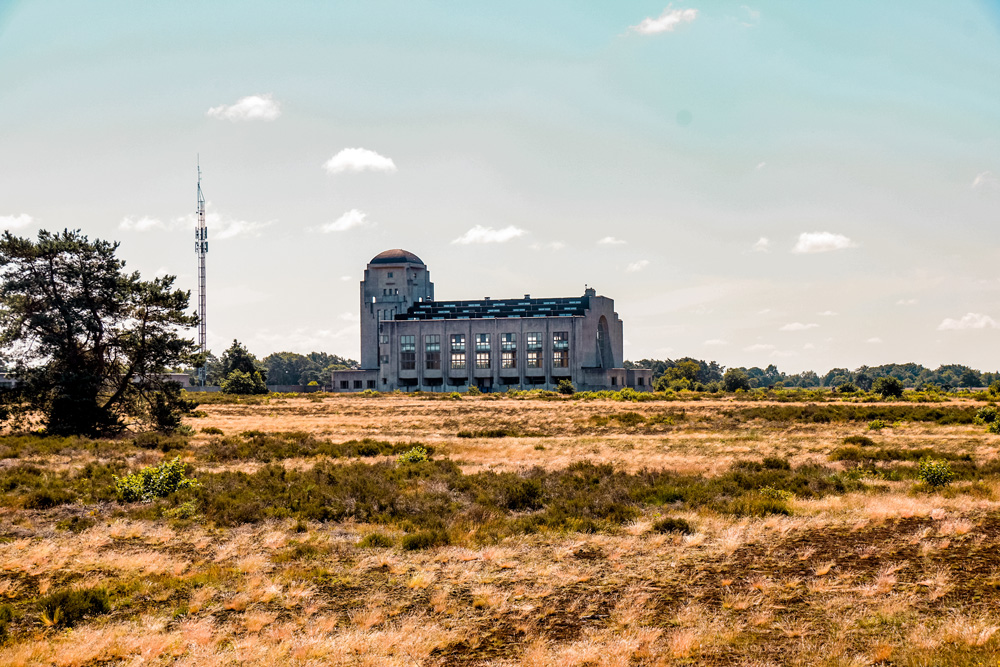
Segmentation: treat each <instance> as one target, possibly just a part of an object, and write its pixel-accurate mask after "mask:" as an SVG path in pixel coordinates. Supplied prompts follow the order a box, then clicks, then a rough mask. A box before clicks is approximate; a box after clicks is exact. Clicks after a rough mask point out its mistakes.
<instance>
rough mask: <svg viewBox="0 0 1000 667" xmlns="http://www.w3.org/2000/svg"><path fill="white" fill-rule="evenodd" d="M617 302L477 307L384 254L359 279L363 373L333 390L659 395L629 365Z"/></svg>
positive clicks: (593, 295)
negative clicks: (561, 389) (563, 388)
mask: <svg viewBox="0 0 1000 667" xmlns="http://www.w3.org/2000/svg"><path fill="white" fill-rule="evenodd" d="M622 362H623V344H622V322H621V320H620V319H618V314H617V313H616V312H615V310H614V301H613V300H612V299H609V298H607V297H604V296H598V295H597V292H596V291H595V290H593V289H587V290H586V291H585V292H584V294H583V296H578V297H563V298H551V299H534V298H531V296H530V295H527V294H525V295H524V297H523V298H520V299H496V300H494V299H490V298H488V297H487V298H484V299H481V300H478V301H451V300H448V301H439V300H435V298H434V283H432V282H431V280H430V271H429V270H428V269H427V267H426V266H425V265H424V263H423V262H422V261H421V260H420V258H419V257H417V256H416V255H414V254H413V253H411V252H408V251H406V250H400V249H395V250H387V251H385V252H383V253H380V254H378V255H376V256H375V257H374V258H373V259H372V260H371V262H369V263H368V266H367V268H366V269H365V275H364V280H362V281H361V367H362V370H353V371H334V373H333V377H332V388H333V391H363V390H365V389H374V390H377V391H392V390H395V389H399V390H402V391H415V390H418V389H419V390H422V391H449V392H450V391H464V390H465V389H468V388H469V387H473V386H475V387H478V388H479V389H480V390H482V391H503V390H505V389H507V388H510V387H513V388H517V389H555V388H556V387H557V386H558V384H559V382H560V381H561V380H569V381H570V382H572V383H573V385H574V386H575V387H576V388H577V389H578V390H600V389H612V390H616V389H621V388H623V387H632V388H634V389H637V390H639V391H649V390H651V389H652V387H651V380H652V371H650V370H648V369H625V368H623V363H622Z"/></svg>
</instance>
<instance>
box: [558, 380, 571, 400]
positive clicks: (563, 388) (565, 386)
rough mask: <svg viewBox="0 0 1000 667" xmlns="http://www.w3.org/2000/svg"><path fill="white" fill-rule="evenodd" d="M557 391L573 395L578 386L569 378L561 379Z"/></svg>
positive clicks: (565, 394)
mask: <svg viewBox="0 0 1000 667" xmlns="http://www.w3.org/2000/svg"><path fill="white" fill-rule="evenodd" d="M556 391H558V392H559V393H560V394H563V395H564V396H572V395H573V394H575V393H576V387H574V386H573V383H572V382H570V381H569V380H565V379H563V380H559V385H558V386H557V387H556Z"/></svg>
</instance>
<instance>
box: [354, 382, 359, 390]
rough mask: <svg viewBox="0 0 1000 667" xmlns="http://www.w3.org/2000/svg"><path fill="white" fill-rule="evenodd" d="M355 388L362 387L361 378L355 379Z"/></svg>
mask: <svg viewBox="0 0 1000 667" xmlns="http://www.w3.org/2000/svg"><path fill="white" fill-rule="evenodd" d="M354 388H355V389H361V380H355V381H354Z"/></svg>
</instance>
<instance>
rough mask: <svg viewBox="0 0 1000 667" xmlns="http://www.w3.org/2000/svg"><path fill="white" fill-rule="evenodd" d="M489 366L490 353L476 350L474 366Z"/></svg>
mask: <svg viewBox="0 0 1000 667" xmlns="http://www.w3.org/2000/svg"><path fill="white" fill-rule="evenodd" d="M489 367H490V353H489V352H476V368H489Z"/></svg>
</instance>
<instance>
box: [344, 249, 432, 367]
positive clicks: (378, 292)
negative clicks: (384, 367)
mask: <svg viewBox="0 0 1000 667" xmlns="http://www.w3.org/2000/svg"><path fill="white" fill-rule="evenodd" d="M433 300H434V283H432V282H431V274H430V271H428V270H427V267H426V266H425V265H424V263H423V262H422V261H421V260H420V258H419V257H417V256H416V255H414V254H413V253H412V252H409V251H407V250H402V249H400V248H395V249H393V250H386V251H385V252H380V253H379V254H377V255H375V256H374V257H373V258H372V260H371V261H370V262H368V266H367V267H366V268H365V279H364V280H362V281H361V368H365V369H377V368H378V367H379V356H380V355H379V347H380V343H379V333H380V332H379V327H380V325H381V323H382V321H384V320H391V319H393V317H395V316H396V315H397V314H398V313H405V312H406V310H407V309H408V308H409V307H410V306H412V305H413V304H414V303H417V302H419V301H433ZM386 353H387V352H384V353H383V354H386Z"/></svg>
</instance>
